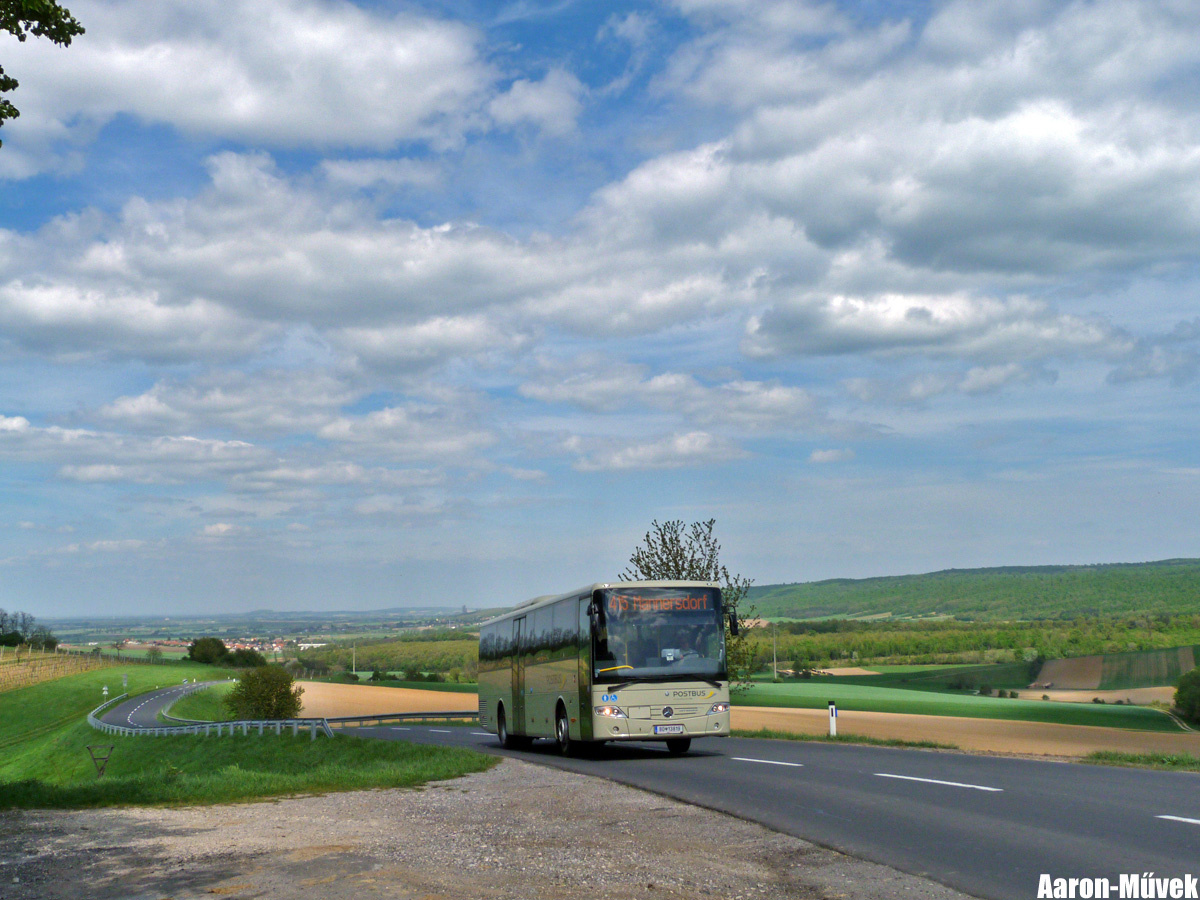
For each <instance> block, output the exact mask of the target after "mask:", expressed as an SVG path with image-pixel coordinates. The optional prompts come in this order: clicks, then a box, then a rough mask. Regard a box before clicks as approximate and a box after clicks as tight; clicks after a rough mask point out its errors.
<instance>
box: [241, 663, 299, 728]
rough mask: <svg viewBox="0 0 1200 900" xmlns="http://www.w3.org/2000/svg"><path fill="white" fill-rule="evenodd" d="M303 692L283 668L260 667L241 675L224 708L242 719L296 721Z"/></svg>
mask: <svg viewBox="0 0 1200 900" xmlns="http://www.w3.org/2000/svg"><path fill="white" fill-rule="evenodd" d="M303 693H304V688H302V687H298V686H296V683H295V681H293V679H292V676H291V674H290V673H289V672H288V671H287V670H286V669H284V668H283V666H259V667H258V668H256V669H249V670H247V671H246V672H245V674H243V675H242V677H241V679H240V680H239V681H238V683H237V684H235V685H234V686H233V690H231V691H230V692H229V694H228V696H226V698H225V706H226V707H227V708H228V709H229V711H230V712H232V713H233V714H234V715H235V716H237V717H238V718H239V719H294V718H296V716H298V715H299V714H300V706H301V702H300V695H301V694H303Z"/></svg>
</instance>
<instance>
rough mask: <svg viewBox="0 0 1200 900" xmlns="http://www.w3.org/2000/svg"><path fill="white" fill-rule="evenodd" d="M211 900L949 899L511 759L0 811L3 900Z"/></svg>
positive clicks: (870, 869) (627, 791)
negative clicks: (399, 786) (230, 796)
mask: <svg viewBox="0 0 1200 900" xmlns="http://www.w3.org/2000/svg"><path fill="white" fill-rule="evenodd" d="M212 896H223V897H232V898H260V897H262V898H266V897H271V898H275V897H314V898H315V897H320V898H322V900H350V898H353V900H369V898H373V897H388V898H418V897H419V898H442V897H472V898H494V900H543V898H544V900H585V898H586V900H594V898H596V897H603V898H614V900H623V898H647V897H653V898H680V900H683V898H689V900H691V898H699V897H720V898H745V900H750V898H768V897H769V898H820V900H833V898H843V897H854V898H879V900H892V898H897V900H898V898H929V900H952V898H963V897H964V896H965V895H963V894H960V893H958V892H956V891H952V890H950V889H949V888H946V887H943V886H942V885H939V884H935V883H933V882H930V881H926V880H924V879H921V878H917V877H915V876H911V875H905V874H902V873H900V872H897V871H895V870H893V869H888V868H886V867H884V866H879V865H875V864H873V863H867V862H863V861H861V860H857V859H853V858H851V857H848V856H844V855H842V854H840V853H836V852H834V851H830V850H825V849H822V848H819V847H816V846H815V845H813V844H810V843H807V842H805V841H801V840H799V839H796V838H792V837H788V836H785V835H780V834H776V833H774V832H771V831H768V830H766V829H764V828H762V827H760V826H758V825H754V824H751V823H748V822H743V821H741V820H740V819H735V818H732V817H729V816H724V815H721V814H719V813H714V812H712V811H709V810H705V809H700V808H699V807H694V806H689V805H687V804H684V803H679V802H677V801H673V800H667V799H664V798H662V797H659V796H657V795H654V794H650V793H646V792H644V791H639V790H636V789H634V788H628V787H622V786H619V785H615V784H612V783H609V782H607V781H603V780H601V779H595V778H589V777H587V776H584V775H577V774H574V773H571V772H563V771H559V770H557V769H552V768H547V767H542V766H535V765H531V764H529V763H523V762H519V761H516V760H505V761H504V762H502V763H501V764H500V765H498V766H496V767H495V768H493V769H491V770H489V771H487V772H484V773H481V774H478V775H470V776H467V777H465V778H461V779H458V780H455V781H448V782H439V783H436V784H432V785H428V786H426V787H425V788H423V789H418V790H380V791H360V792H352V793H342V794H330V795H327V796H320V797H302V798H294V799H286V800H278V801H274V802H266V803H251V804H243V805H234V806H214V807H189V808H178V809H158V808H151V809H147V808H127V809H104V810H86V811H80V812H57V811H35V812H6V813H0V898H3V900H26V898H39V900H89V898H97V900H109V898H113V900H116V898H123V900H124V898H128V900H162V898H174V900H190V898H200V897H212Z"/></svg>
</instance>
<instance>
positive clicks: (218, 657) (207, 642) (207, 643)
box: [188, 637, 229, 665]
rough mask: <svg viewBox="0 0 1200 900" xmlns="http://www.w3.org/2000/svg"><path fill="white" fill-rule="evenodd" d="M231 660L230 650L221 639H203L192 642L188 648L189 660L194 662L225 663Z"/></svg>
mask: <svg viewBox="0 0 1200 900" xmlns="http://www.w3.org/2000/svg"><path fill="white" fill-rule="evenodd" d="M228 658H229V648H228V647H226V646H225V642H224V641H223V640H221V639H220V638H215V637H202V638H198V639H197V640H194V641H192V643H191V645H190V646H189V647H188V659H190V660H193V661H194V662H200V663H208V664H209V665H212V664H213V663H220V662H225V660H226V659H228Z"/></svg>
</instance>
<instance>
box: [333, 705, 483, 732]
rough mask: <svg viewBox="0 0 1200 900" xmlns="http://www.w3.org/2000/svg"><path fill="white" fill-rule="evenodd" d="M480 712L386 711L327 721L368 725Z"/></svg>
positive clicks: (469, 715) (468, 716) (476, 715)
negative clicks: (374, 714)
mask: <svg viewBox="0 0 1200 900" xmlns="http://www.w3.org/2000/svg"><path fill="white" fill-rule="evenodd" d="M478 718H479V713H478V712H476V711H474V710H470V711H464V710H461V709H459V710H451V711H450V712H414V713H384V714H383V715H378V716H327V717H326V718H325V721H326V722H328V723H329V724H330V725H331V726H343V727H344V726H347V725H356V726H358V727H360V728H361V727H363V726H366V725H367V723H369V722H370V723H373V724H374V725H383V724H385V723H387V722H411V721H413V720H414V719H417V720H420V719H467V720H471V719H478Z"/></svg>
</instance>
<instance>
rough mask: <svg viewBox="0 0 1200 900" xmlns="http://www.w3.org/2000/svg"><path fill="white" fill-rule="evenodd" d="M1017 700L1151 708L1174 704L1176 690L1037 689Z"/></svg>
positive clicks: (1160, 688) (1156, 688) (1163, 688)
mask: <svg viewBox="0 0 1200 900" xmlns="http://www.w3.org/2000/svg"><path fill="white" fill-rule="evenodd" d="M1017 698H1018V699H1020V700H1042V699H1049V700H1061V701H1063V702H1065V703H1091V702H1092V700H1093V698H1098V699H1100V700H1103V701H1104V702H1105V703H1115V702H1116V701H1118V700H1124V701H1125V702H1126V703H1132V704H1134V705H1135V706H1149V705H1150V704H1151V703H1174V702H1175V688H1173V687H1151V688H1130V689H1129V690H1127V691H1059V690H1055V689H1054V688H1049V689H1048V690H1044V691H1041V690H1037V689H1036V688H1035V689H1032V690H1027V691H1017Z"/></svg>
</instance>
